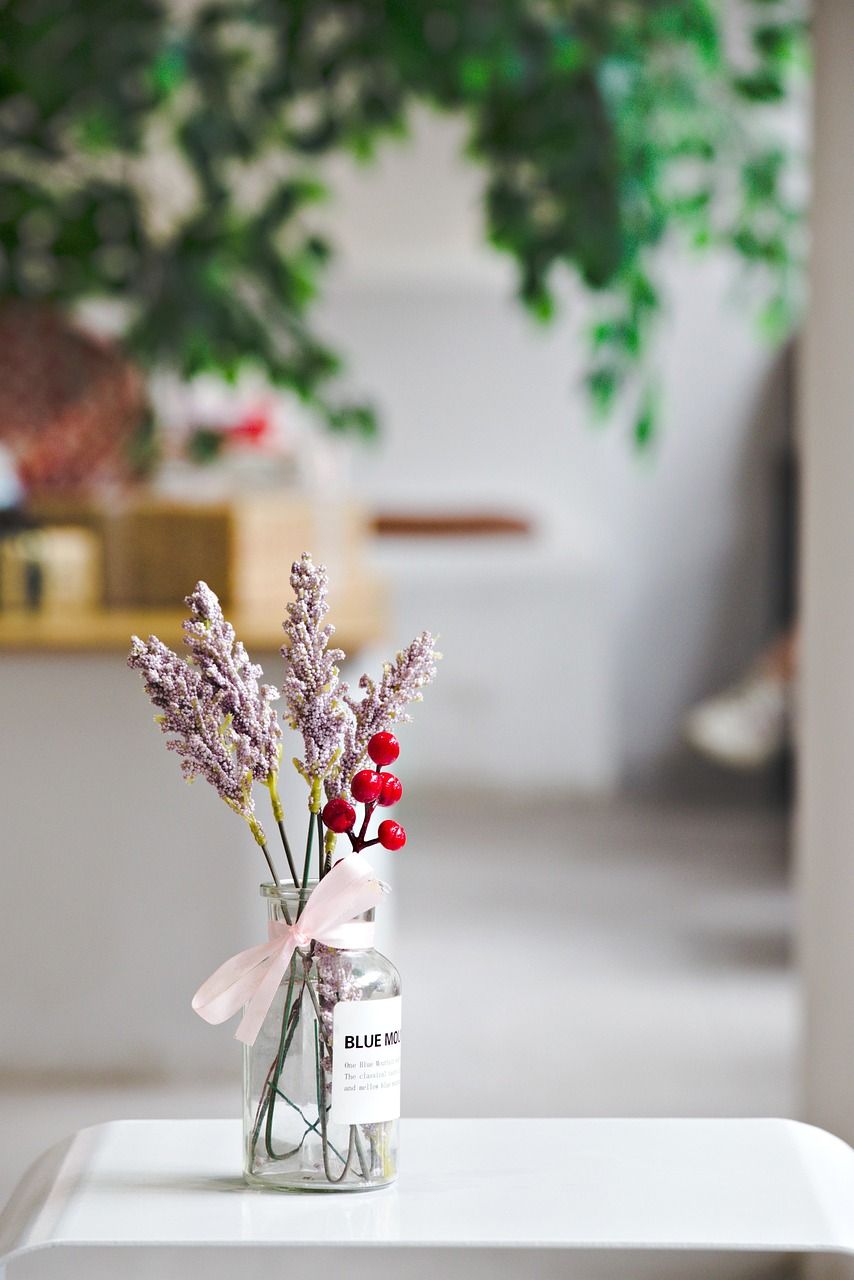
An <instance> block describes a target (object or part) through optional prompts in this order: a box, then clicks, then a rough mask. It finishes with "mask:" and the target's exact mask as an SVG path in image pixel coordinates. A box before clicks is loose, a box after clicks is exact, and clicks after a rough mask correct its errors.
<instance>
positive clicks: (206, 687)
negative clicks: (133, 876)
mask: <svg viewBox="0 0 854 1280" xmlns="http://www.w3.org/2000/svg"><path fill="white" fill-rule="evenodd" d="M128 666H129V667H131V668H132V669H133V670H135V671H138V672H139V673H140V674H141V676H142V678H143V683H144V684H145V689H146V692H147V694H148V696H149V698H150V699H151V701H152V703H153V704H154V706H155V707H157V708H158V710H159V711H160V715H159V716H158V717H157V720H158V723H159V724H160V728H161V729H162V731H163V733H165V734H167V735H173V736H171V737H169V740H168V742H167V744H166V745H167V747H168V748H169V750H170V751H175V752H176V753H177V754H178V755H179V756H180V758H181V772H182V773H183V775H184V777H185V778H186V779H187V781H188V782H192V781H193V780H194V779H195V778H198V777H202V778H206V779H207V781H208V782H209V783H210V784H211V786H212V787H214V788H215V789H216V791H217V793H218V794H219V795H220V796H221V797H222V799H223V800H224V801H225V802H226V804H227V805H229V806H230V807H231V808H232V809H234V811H235V812H236V813H239V814H240V816H241V817H242V818H245V819H246V821H247V822H248V823H249V824H250V826H252V827H253V828H254V827H257V826H258V823H257V819H256V818H255V816H254V815H255V805H254V802H253V800H252V791H251V785H252V776H251V773H249V771H248V770H247V769H246V767H245V766H244V765H243V764H241V762H240V761H239V760H238V758H237V752H236V750H235V746H236V743H235V734H234V732H233V730H232V727H231V724H230V722H229V720H228V719H227V718H226V719H224V718H223V711H222V706H221V702H220V697H219V692H218V690H217V688H216V686H215V685H214V684H211V683H209V682H208V681H207V680H206V679H205V678H204V675H203V673H202V672H201V671H200V670H199V669H198V668H197V667H193V666H191V665H190V664H189V663H188V662H185V661H184V660H183V658H179V657H178V655H177V653H173V652H172V650H171V649H169V648H167V646H166V645H165V644H163V643H162V641H160V640H158V639H157V637H156V636H150V637H149V639H148V641H147V642H146V643H143V641H142V640H140V638H139V636H134V637H133V638H132V641H131V652H130V657H129V658H128Z"/></svg>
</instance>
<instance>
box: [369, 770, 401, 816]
mask: <svg viewBox="0 0 854 1280" xmlns="http://www.w3.org/2000/svg"><path fill="white" fill-rule="evenodd" d="M375 776H376V777H378V778H380V779H382V789H381V791H380V804H381V805H384V806H385V807H386V808H387V807H388V806H389V805H390V804H397V802H398V800H399V799H400V797H401V796H402V795H403V783H402V782H401V781H400V778H396V777H395V776H394V774H393V773H378V774H376V775H375Z"/></svg>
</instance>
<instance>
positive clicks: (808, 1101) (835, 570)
mask: <svg viewBox="0 0 854 1280" xmlns="http://www.w3.org/2000/svg"><path fill="white" fill-rule="evenodd" d="M852 49H854V6H852V5H851V4H850V3H849V0H819V3H818V4H817V5H816V6H815V57H816V107H815V152H816V156H815V195H814V201H813V212H812V243H813V251H812V263H811V273H810V286H811V300H810V315H809V323H808V325H807V334H806V342H805V349H804V400H803V408H804V484H803V498H804V555H803V561H804V564H803V604H804V635H803V678H802V685H801V689H800V701H801V708H800V709H801V721H800V723H801V725H802V729H801V734H800V760H799V764H800V777H799V815H798V816H799V823H798V827H799V832H798V834H799V841H798V845H799V847H798V867H799V873H800V874H799V885H800V890H801V903H800V933H799V940H800V959H801V963H802V968H803V977H804V994H805V1014H806V1019H805V1022H806V1025H805V1037H804V1052H803V1067H804V1109H805V1115H806V1118H807V1119H808V1120H810V1121H812V1122H813V1123H814V1124H819V1125H824V1126H826V1127H827V1128H829V1129H831V1130H832V1131H833V1132H834V1133H837V1134H839V1135H840V1137H842V1138H844V1139H845V1140H846V1142H854V1072H852V1069H851V1059H852V1048H854V984H852V981H851V975H852V968H854V931H852V919H854V857H852V843H854V787H852V782H851V778H852V761H854V661H852V655H854V501H852V492H854V421H852V419H854V359H852V343H851V327H852V296H854V294H852V282H854V168H852V165H851V163H850V161H851V158H852V131H851V120H852V114H854V79H852V75H851V52H852ZM810 1274H811V1275H812V1272H810ZM821 1274H822V1275H824V1274H825V1273H824V1272H822V1273H821ZM834 1274H836V1273H834Z"/></svg>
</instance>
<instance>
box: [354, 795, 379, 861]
mask: <svg viewBox="0 0 854 1280" xmlns="http://www.w3.org/2000/svg"><path fill="white" fill-rule="evenodd" d="M376 807H377V802H376V800H371V801H370V803H369V804H366V805H365V817H364V819H363V821H362V828H361V830H360V832H359V834H358V835H357V836H356V839H355V840H354V841H353V852H354V853H361V852H362V850H363V849H364V848H365V846H366V841H365V836H366V835H367V833H368V823H369V822H370V820H371V814H372V813H373V811H374V809H375V808H376Z"/></svg>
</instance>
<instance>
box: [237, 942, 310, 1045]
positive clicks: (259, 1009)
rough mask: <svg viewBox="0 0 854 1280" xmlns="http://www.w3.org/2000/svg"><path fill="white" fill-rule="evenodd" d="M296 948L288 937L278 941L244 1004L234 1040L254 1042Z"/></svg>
mask: <svg viewBox="0 0 854 1280" xmlns="http://www.w3.org/2000/svg"><path fill="white" fill-rule="evenodd" d="M295 950H296V943H295V942H294V941H293V939H292V938H290V937H288V938H286V939H285V940H284V942H282V943H280V944H279V946H278V948H277V949H276V951H274V953H273V955H272V956H271V958H270V963H269V965H268V966H267V972H266V973H265V974H264V977H263V978H262V979H261V981H260V982H259V983H258V985H257V987H256V989H255V992H254V994H253V995H252V998H251V999H250V1001H249V1003H248V1004H247V1006H246V1012H245V1013H244V1015H243V1017H242V1018H241V1020H240V1024H239V1026H238V1028H237V1030H236V1031H235V1033H234V1038H235V1040H240V1041H241V1043H242V1044H250V1045H251V1044H254V1043H255V1040H256V1038H257V1035H258V1032H259V1031H260V1030H261V1027H262V1025H263V1022H264V1019H265V1018H266V1016H267V1014H268V1013H269V1011H270V1005H271V1004H272V1003H273V1000H274V999H275V996H276V992H277V991H278V989H279V985H280V984H281V981H282V979H283V978H284V976H285V974H286V973H287V971H288V965H289V964H290V963H291V956H292V955H293V954H294V951H295Z"/></svg>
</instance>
